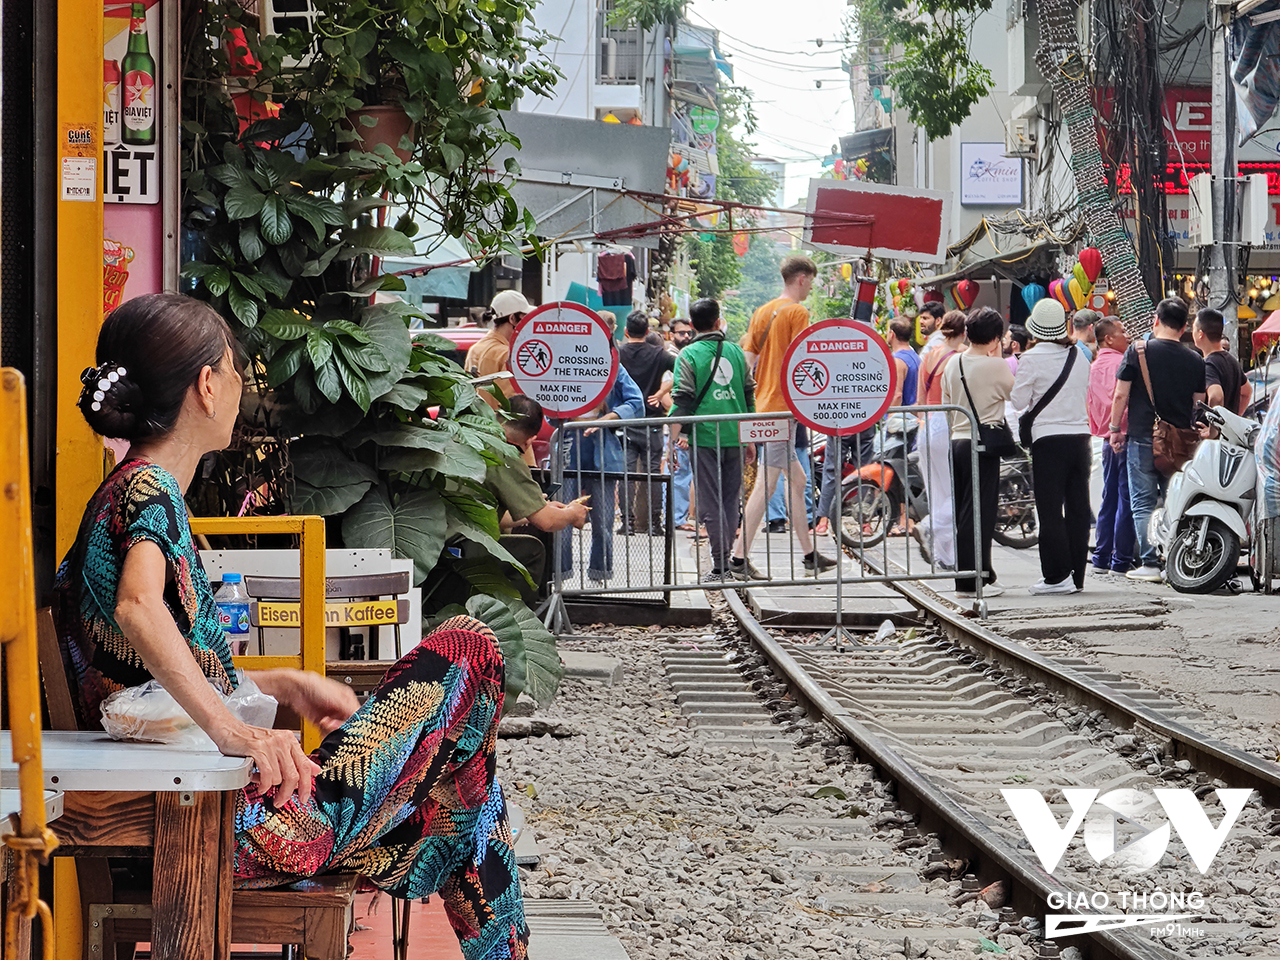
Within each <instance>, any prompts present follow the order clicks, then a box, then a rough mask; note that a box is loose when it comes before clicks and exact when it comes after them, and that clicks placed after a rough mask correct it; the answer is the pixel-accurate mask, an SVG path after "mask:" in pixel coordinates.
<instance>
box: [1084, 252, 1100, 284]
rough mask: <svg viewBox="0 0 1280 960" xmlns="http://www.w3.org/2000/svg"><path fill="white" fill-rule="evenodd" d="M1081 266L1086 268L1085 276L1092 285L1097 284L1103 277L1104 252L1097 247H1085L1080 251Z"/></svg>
mask: <svg viewBox="0 0 1280 960" xmlns="http://www.w3.org/2000/svg"><path fill="white" fill-rule="evenodd" d="M1080 266H1082V267H1084V275H1085V277H1086V279H1088V281H1089V282H1090V283H1097V282H1098V277H1099V276H1101V275H1102V251H1100V250H1099V249H1098V248H1097V247H1085V248H1084V249H1083V250H1081V251H1080Z"/></svg>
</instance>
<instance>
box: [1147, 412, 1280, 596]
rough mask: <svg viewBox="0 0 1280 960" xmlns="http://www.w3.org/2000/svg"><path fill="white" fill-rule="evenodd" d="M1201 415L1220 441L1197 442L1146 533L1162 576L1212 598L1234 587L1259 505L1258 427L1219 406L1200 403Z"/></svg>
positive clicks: (1182, 588) (1183, 589)
mask: <svg viewBox="0 0 1280 960" xmlns="http://www.w3.org/2000/svg"><path fill="white" fill-rule="evenodd" d="M1199 416H1200V417H1201V418H1202V419H1203V420H1204V421H1205V422H1207V423H1208V424H1209V425H1210V426H1212V427H1216V428H1217V431H1218V436H1217V437H1216V438H1215V439H1210V440H1203V441H1201V443H1200V445H1199V446H1198V447H1197V448H1196V452H1195V456H1194V457H1192V458H1191V460H1190V462H1188V463H1187V464H1186V466H1184V467H1183V468H1182V469H1181V470H1179V471H1178V472H1177V473H1175V474H1174V475H1173V478H1172V479H1171V480H1170V481H1169V489H1168V492H1167V493H1166V494H1165V502H1164V507H1163V509H1160V510H1157V511H1155V512H1154V513H1153V514H1152V516H1151V525H1150V528H1149V529H1150V533H1151V538H1152V540H1153V541H1154V542H1155V543H1157V544H1159V546H1160V547H1161V549H1162V550H1163V552H1164V557H1165V576H1166V578H1167V579H1168V581H1169V584H1170V585H1171V586H1172V587H1173V588H1174V589H1175V590H1177V591H1179V592H1180V593H1211V592H1212V591H1214V590H1217V589H1218V588H1219V587H1222V586H1229V585H1230V584H1232V583H1236V581H1235V579H1234V578H1235V575H1236V568H1237V566H1238V565H1239V562H1240V550H1241V547H1242V546H1244V547H1247V546H1248V544H1249V539H1250V538H1249V533H1250V529H1251V527H1252V513H1253V509H1254V505H1255V504H1256V502H1257V479H1258V465H1257V461H1256V460H1255V459H1254V453H1253V444H1254V440H1255V439H1256V438H1257V435H1258V431H1259V430H1260V429H1261V426H1260V424H1259V423H1258V422H1257V421H1256V420H1250V419H1248V418H1246V417H1241V416H1238V415H1236V414H1234V413H1232V412H1231V411H1230V410H1228V409H1227V408H1226V407H1221V406H1218V407H1212V408H1210V407H1207V406H1204V405H1203V404H1201V405H1200V406H1199Z"/></svg>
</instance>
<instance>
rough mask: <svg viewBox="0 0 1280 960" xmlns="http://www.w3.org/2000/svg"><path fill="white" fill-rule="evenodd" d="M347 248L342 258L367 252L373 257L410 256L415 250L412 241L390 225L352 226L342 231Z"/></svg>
mask: <svg viewBox="0 0 1280 960" xmlns="http://www.w3.org/2000/svg"><path fill="white" fill-rule="evenodd" d="M342 239H343V240H345V241H346V242H347V249H346V251H345V252H344V253H343V254H342V256H343V258H344V259H349V258H350V257H354V256H360V255H362V254H368V255H369V256H374V257H411V256H413V255H414V253H415V251H414V248H413V241H412V240H410V239H409V238H408V237H406V236H405V235H404V234H403V233H401V232H400V231H399V230H393V229H391V228H390V227H354V228H352V229H350V230H344V231H342Z"/></svg>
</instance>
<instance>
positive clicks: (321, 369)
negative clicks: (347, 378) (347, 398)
mask: <svg viewBox="0 0 1280 960" xmlns="http://www.w3.org/2000/svg"><path fill="white" fill-rule="evenodd" d="M310 346H311V341H310V340H308V341H307V347H308V348H310ZM329 352H330V354H332V353H333V351H332V350H330V351H329ZM311 363H312V373H313V376H314V377H315V381H316V389H317V390H319V391H320V392H321V393H323V394H324V398H325V399H326V400H328V401H329V402H330V403H337V402H338V400H339V399H341V397H342V376H341V375H340V374H339V373H338V364H337V362H336V361H335V360H334V359H333V357H332V355H330V356H328V357H326V358H325V359H324V360H322V361H321V362H320V363H319V364H317V363H316V362H315V359H314V357H313V359H312V361H311Z"/></svg>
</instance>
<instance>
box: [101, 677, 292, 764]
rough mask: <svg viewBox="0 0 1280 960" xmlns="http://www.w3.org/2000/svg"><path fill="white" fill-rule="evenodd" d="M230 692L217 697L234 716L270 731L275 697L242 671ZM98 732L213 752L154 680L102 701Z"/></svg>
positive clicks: (210, 743) (203, 735)
mask: <svg viewBox="0 0 1280 960" xmlns="http://www.w3.org/2000/svg"><path fill="white" fill-rule="evenodd" d="M236 675H237V676H238V677H239V686H238V687H237V689H236V690H235V692H234V693H231V694H229V695H228V694H224V693H222V692H221V691H218V696H219V697H221V698H222V701H223V702H224V703H225V704H226V705H227V709H228V710H230V711H231V712H232V713H233V714H234V715H235V716H236V717H238V718H239V719H240V720H243V721H244V722H245V723H247V724H249V725H250V726H254V727H266V728H268V729H270V727H271V725H272V724H274V723H275V721H276V708H277V707H278V706H279V704H278V703H277V701H276V698H275V697H273V696H270V695H269V694H266V693H263V692H262V690H261V689H259V687H258V685H257V684H256V683H254V682H253V680H252V678H250V677H249V675H248V674H246V673H245V672H244V671H243V670H237V671H236ZM102 729H104V730H105V731H106V732H107V735H108V736H110V737H111V739H113V740H144V741H147V742H150V743H167V744H170V745H171V746H178V747H186V748H189V749H192V750H216V749H217V747H216V746H215V745H214V742H213V741H212V740H211V739H209V735H208V734H207V733H205V732H204V731H203V730H201V729H200V727H198V726H197V725H196V722H195V721H194V720H192V719H191V718H190V717H189V716H187V713H186V711H185V710H183V709H182V707H181V706H179V704H178V701H177V700H175V699H173V697H172V696H171V695H170V693H169V691H167V690H165V688H164V687H162V686H160V682H159V681H158V680H148V681H147V682H146V683H144V684H141V685H140V686H137V687H127V688H125V689H124V690H117V691H116V692H115V693H113V694H111V696H109V697H107V699H106V700H104V701H102Z"/></svg>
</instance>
